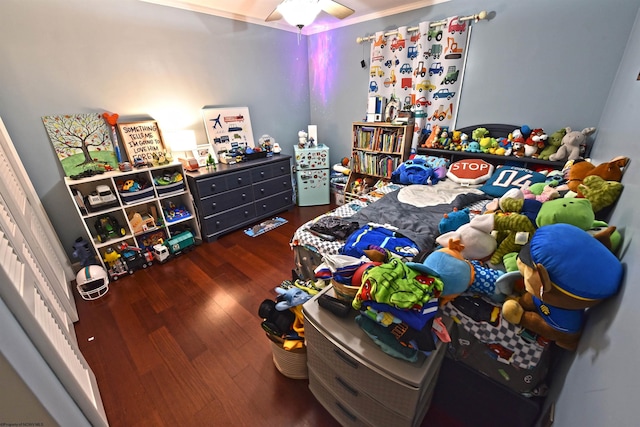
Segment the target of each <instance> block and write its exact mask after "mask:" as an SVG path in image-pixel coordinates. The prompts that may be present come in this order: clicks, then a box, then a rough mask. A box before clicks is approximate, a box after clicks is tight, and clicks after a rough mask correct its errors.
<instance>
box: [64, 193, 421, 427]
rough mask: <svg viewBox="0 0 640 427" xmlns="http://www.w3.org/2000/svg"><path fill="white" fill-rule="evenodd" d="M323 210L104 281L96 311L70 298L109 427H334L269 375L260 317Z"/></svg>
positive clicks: (296, 391)
mask: <svg viewBox="0 0 640 427" xmlns="http://www.w3.org/2000/svg"><path fill="white" fill-rule="evenodd" d="M327 210H328V206H316V207H296V208H294V209H292V210H291V211H288V212H284V213H282V214H281V215H280V216H282V217H283V218H286V219H287V220H288V223H287V224H285V225H283V226H280V227H278V228H276V229H274V230H272V231H270V232H268V233H266V234H264V235H261V236H258V237H255V238H251V237H248V236H247V235H245V234H244V232H243V231H242V230H239V231H236V232H233V233H231V234H228V235H226V236H224V237H222V238H220V239H219V240H217V241H215V242H212V243H203V244H202V245H200V246H198V247H197V248H196V249H195V250H193V251H191V252H188V253H186V254H183V255H181V256H179V257H177V258H175V259H173V260H170V261H168V262H166V263H165V264H154V265H153V266H152V267H151V268H148V269H146V270H141V271H138V272H136V273H135V274H133V275H132V276H127V277H124V278H121V279H120V280H118V281H116V282H112V283H111V285H110V290H109V292H108V293H107V294H106V295H105V296H104V297H102V298H100V299H98V300H95V301H85V300H82V299H81V298H80V297H77V298H76V301H77V306H78V312H79V316H80V321H79V322H77V323H76V324H75V330H76V334H77V338H78V341H79V344H80V348H81V350H82V352H83V354H84V356H85V358H86V360H87V361H88V363H89V365H90V366H91V368H92V369H93V372H94V373H95V375H96V378H97V381H98V386H99V388H100V393H101V396H102V400H103V403H104V407H105V410H106V413H107V417H108V419H109V423H110V425H111V426H114V427H119V426H126V427H141V426H153V427H159V426H171V427H174V426H181V427H190V426H327V427H331V426H338V425H339V424H338V423H337V422H336V421H335V420H334V419H333V418H332V417H331V415H330V414H329V413H328V412H327V411H325V410H324V408H323V407H322V406H321V405H320V404H319V403H318V402H317V401H316V399H315V398H314V397H313V395H312V394H311V392H310V391H309V389H308V381H306V380H293V379H289V378H286V377H284V376H283V375H282V374H280V373H279V372H278V370H277V369H276V368H275V367H274V365H273V361H272V353H271V348H270V343H269V340H268V339H267V338H266V337H265V334H264V332H263V330H262V328H261V327H260V322H261V319H260V318H259V316H258V306H259V304H260V302H262V301H263V300H264V299H266V298H270V299H273V298H274V297H275V291H274V288H275V287H276V286H278V285H279V284H280V283H281V282H282V281H283V280H285V279H290V278H291V269H292V268H293V252H292V251H291V249H290V247H289V240H290V238H291V236H292V235H293V233H294V231H295V230H296V229H297V228H298V227H299V226H300V225H302V224H303V223H304V222H306V221H308V220H309V219H312V218H314V217H316V216H317V215H319V214H321V213H324V212H326V211H327ZM424 425H427V420H425V423H424Z"/></svg>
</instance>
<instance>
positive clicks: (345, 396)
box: [309, 361, 413, 427]
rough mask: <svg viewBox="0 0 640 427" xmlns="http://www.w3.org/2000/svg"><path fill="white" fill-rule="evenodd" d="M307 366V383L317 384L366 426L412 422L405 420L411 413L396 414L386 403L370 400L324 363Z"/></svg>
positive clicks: (402, 426)
mask: <svg viewBox="0 0 640 427" xmlns="http://www.w3.org/2000/svg"><path fill="white" fill-rule="evenodd" d="M317 362H318V363H314V364H313V365H312V366H309V382H310V383H311V382H314V381H316V382H318V383H319V384H320V385H322V387H323V388H325V389H326V390H328V391H329V392H330V393H331V394H332V395H333V396H334V397H335V398H337V399H338V402H341V403H342V404H344V405H346V406H347V407H348V408H350V409H351V412H353V414H352V415H356V417H357V418H358V419H362V420H364V421H365V422H366V423H367V424H368V425H376V426H394V427H396V426H397V427H411V426H412V425H413V420H412V419H409V418H406V417H407V416H410V415H411V413H407V412H405V413H401V414H399V413H397V412H394V411H392V410H391V409H390V408H388V407H386V406H385V405H386V404H387V402H377V401H376V400H374V399H373V398H371V397H370V396H369V395H368V394H367V393H366V390H362V389H359V388H358V387H356V386H355V385H353V384H351V383H350V382H349V381H348V380H346V379H344V378H343V377H341V376H340V374H338V373H336V372H335V371H334V370H333V369H332V367H329V365H327V364H326V363H324V362H321V361H317Z"/></svg>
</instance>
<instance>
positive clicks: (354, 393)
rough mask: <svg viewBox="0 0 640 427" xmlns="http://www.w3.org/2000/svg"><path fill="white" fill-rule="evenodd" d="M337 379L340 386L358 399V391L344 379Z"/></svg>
mask: <svg viewBox="0 0 640 427" xmlns="http://www.w3.org/2000/svg"><path fill="white" fill-rule="evenodd" d="M335 378H336V381H337V382H338V384H340V385H341V386H342V387H343V388H344V389H345V390H347V391H348V392H349V393H350V394H352V395H353V396H355V397H358V390H356V389H355V388H353V387H351V386H350V385H349V384H347V383H346V382H345V381H344V380H343V379H342V378H340V377H335Z"/></svg>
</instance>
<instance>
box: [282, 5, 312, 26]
mask: <svg viewBox="0 0 640 427" xmlns="http://www.w3.org/2000/svg"><path fill="white" fill-rule="evenodd" d="M277 9H278V12H280V14H281V15H282V17H283V18H284V19H285V20H286V21H287V22H288V23H289V24H291V25H293V26H294V27H298V28H302V27H304V26H305V25H309V24H311V23H312V22H313V20H314V19H316V16H318V14H319V13H320V10H321V9H320V4H319V2H318V0H284V1H283V2H282V3H280V5H278V8H277Z"/></svg>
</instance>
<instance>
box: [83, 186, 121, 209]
mask: <svg viewBox="0 0 640 427" xmlns="http://www.w3.org/2000/svg"><path fill="white" fill-rule="evenodd" d="M87 204H88V205H89V209H91V210H92V211H96V210H100V209H105V208H109V207H112V206H117V205H118V199H117V198H116V195H115V194H113V191H111V188H110V187H109V186H108V185H98V186H96V189H95V191H93V192H92V193H91V194H89V196H87Z"/></svg>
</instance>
